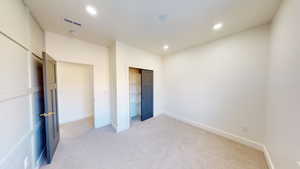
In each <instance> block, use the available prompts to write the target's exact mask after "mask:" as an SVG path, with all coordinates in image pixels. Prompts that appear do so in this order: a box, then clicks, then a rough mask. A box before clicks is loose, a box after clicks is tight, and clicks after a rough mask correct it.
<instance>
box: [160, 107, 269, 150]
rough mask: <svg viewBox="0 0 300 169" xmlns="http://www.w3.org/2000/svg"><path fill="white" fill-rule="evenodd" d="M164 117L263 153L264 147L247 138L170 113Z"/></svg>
mask: <svg viewBox="0 0 300 169" xmlns="http://www.w3.org/2000/svg"><path fill="white" fill-rule="evenodd" d="M165 115H167V116H169V117H171V118H174V119H176V120H179V121H182V122H184V123H187V124H190V125H192V126H195V127H198V128H201V129H203V130H205V131H208V132H211V133H214V134H216V135H219V136H222V137H225V138H228V139H230V140H232V141H235V142H238V143H241V144H243V145H246V146H249V147H252V148H255V149H257V150H260V151H264V147H265V146H264V145H263V144H261V143H258V142H256V141H253V140H249V139H247V138H244V137H241V136H237V135H235V134H231V133H228V132H226V131H223V130H220V129H217V128H214V127H210V126H208V125H206V124H201V123H199V122H195V121H193V120H188V119H186V118H183V117H179V116H176V115H173V114H170V113H165Z"/></svg>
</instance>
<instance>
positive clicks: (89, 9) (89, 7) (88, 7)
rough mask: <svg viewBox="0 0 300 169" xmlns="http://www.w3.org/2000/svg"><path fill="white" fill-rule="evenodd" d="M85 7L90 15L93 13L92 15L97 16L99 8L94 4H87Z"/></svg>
mask: <svg viewBox="0 0 300 169" xmlns="http://www.w3.org/2000/svg"><path fill="white" fill-rule="evenodd" d="M85 9H86V11H87V13H89V14H90V15H92V16H96V15H97V9H96V8H94V7H93V6H90V5H87V6H86V7H85Z"/></svg>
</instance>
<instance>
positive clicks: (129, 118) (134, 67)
mask: <svg viewBox="0 0 300 169" xmlns="http://www.w3.org/2000/svg"><path fill="white" fill-rule="evenodd" d="M130 68H133V69H139V70H140V72H141V70H148V71H152V72H153V117H155V111H154V107H155V106H154V105H155V97H154V96H155V90H154V89H155V79H154V76H155V75H154V72H155V71H154V69H146V68H141V67H136V66H128V68H127V73H128V76H127V78H128V79H127V84H128V113H127V114H128V120H129V127H130V124H131V117H130V101H129V98H130V91H129V70H130ZM141 78H142V77H141ZM141 80H142V79H141ZM141 87H142V83H141ZM141 109H142V106H141ZM141 118H142V117H141Z"/></svg>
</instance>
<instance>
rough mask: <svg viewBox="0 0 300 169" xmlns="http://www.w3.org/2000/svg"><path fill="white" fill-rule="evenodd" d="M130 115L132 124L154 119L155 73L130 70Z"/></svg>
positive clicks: (135, 69) (143, 70)
mask: <svg viewBox="0 0 300 169" xmlns="http://www.w3.org/2000/svg"><path fill="white" fill-rule="evenodd" d="M129 114H130V119H131V124H134V123H135V122H138V121H144V120H147V119H149V118H152V117H153V114H154V112H153V71H152V70H145V69H138V68H132V67H130V68H129Z"/></svg>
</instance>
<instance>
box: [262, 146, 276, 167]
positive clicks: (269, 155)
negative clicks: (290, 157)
mask: <svg viewBox="0 0 300 169" xmlns="http://www.w3.org/2000/svg"><path fill="white" fill-rule="evenodd" d="M264 155H265V158H266V161H267V164H268V167H269V169H275V167H274V163H273V162H272V158H271V154H270V152H269V151H268V149H267V147H266V146H264Z"/></svg>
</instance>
